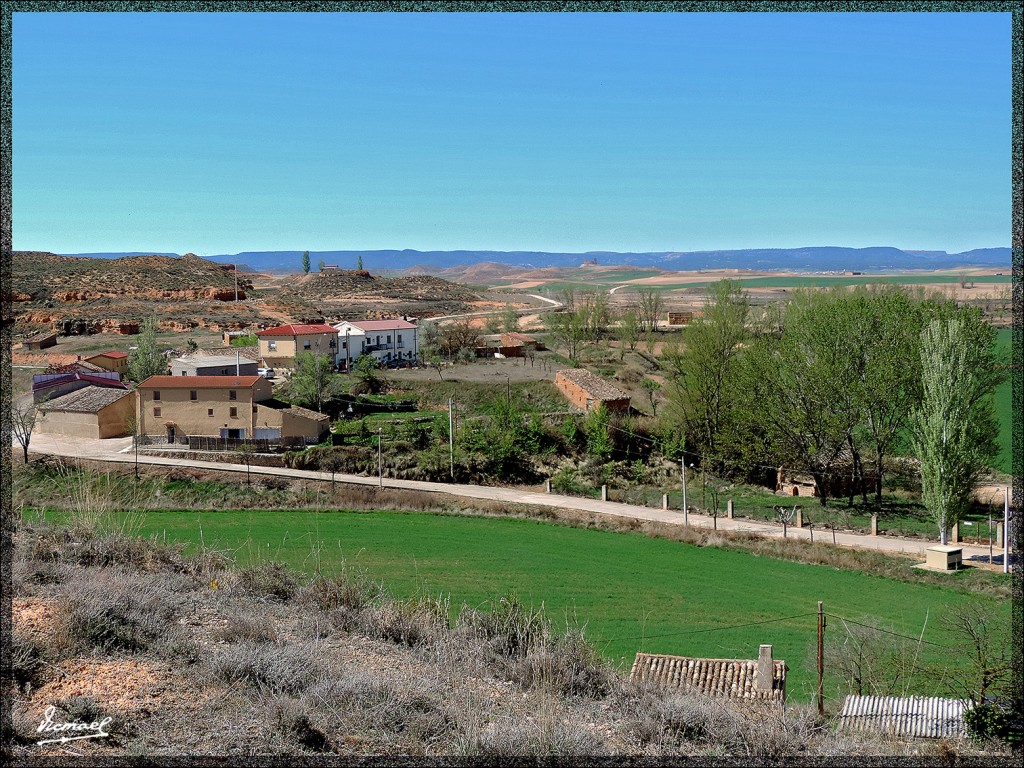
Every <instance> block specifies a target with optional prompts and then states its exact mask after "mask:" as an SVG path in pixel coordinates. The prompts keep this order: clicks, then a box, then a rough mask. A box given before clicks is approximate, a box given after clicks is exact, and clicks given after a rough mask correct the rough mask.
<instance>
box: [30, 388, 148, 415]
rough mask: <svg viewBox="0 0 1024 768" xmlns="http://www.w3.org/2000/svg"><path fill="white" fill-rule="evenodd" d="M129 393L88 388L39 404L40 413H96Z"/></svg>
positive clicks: (118, 390)
mask: <svg viewBox="0 0 1024 768" xmlns="http://www.w3.org/2000/svg"><path fill="white" fill-rule="evenodd" d="M130 394H131V392H126V391H124V390H123V389H111V388H110V387H95V386H91V385H90V386H88V387H82V389H79V390H76V391H75V392H69V393H68V394H66V395H61V396H60V397H55V398H54V399H53V400H47V401H45V402H42V403H40V404H39V406H38V407H39V409H40V410H42V411H74V412H76V413H96V412H97V411H100V410H103V409H104V408H106V407H107V406H108V405H110V404H111V403H114V402H117V401H118V400H120V399H121V398H122V397H127V396H128V395H130Z"/></svg>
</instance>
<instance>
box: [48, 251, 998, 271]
mask: <svg viewBox="0 0 1024 768" xmlns="http://www.w3.org/2000/svg"><path fill="white" fill-rule="evenodd" d="M302 253H303V252H302V251H243V252H242V253H234V254H217V255H214V256H208V257H206V258H208V259H209V260H211V261H216V262H219V263H222V264H232V263H237V264H239V265H246V266H248V267H249V268H251V269H254V270H256V271H259V272H299V271H300V269H301V265H302ZM64 255H67V256H90V257H93V258H116V257H121V256H128V255H140V254H139V253H138V252H133V253H131V254H128V253H88V254H64ZM160 255H166V256H176V255H177V254H160ZM360 258H361V259H362V263H363V267H364V268H365V269H370V270H392V271H394V270H404V269H408V268H410V267H413V266H416V267H420V268H422V269H423V270H424V271H426V270H438V271H439V270H442V269H446V268H448V267H454V266H467V265H470V264H478V263H481V262H490V263H495V264H506V265H510V266H515V267H521V268H531V267H532V268H541V267H578V266H579V265H580V264H581V263H583V262H584V261H590V260H594V259H596V260H597V262H598V263H599V264H601V265H602V266H619V265H621V266H635V267H657V268H659V269H665V270H673V271H689V270H700V269H754V270H764V271H777V270H793V271H799V272H836V271H839V272H842V271H847V270H853V271H858V272H893V271H902V270H918V269H920V270H934V269H956V268H957V267H996V268H999V267H1004V268H1006V269H1009V268H1010V267H1011V264H1012V251H1011V249H1010V248H976V249H974V250H970V251H965V252H963V253H952V254H951V253H947V252H946V251H911V250H901V249H899V248H893V247H887V246H880V247H874V248H844V247H840V246H817V247H807V248H745V249H737V250H715V251H657V252H644V253H628V252H627V253H617V252H613V251H588V252H586V253H557V252H547V251H415V250H410V249H406V250H400V251H399V250H380V251H310V252H309V260H310V262H311V263H312V264H313V266H314V269H315V268H316V264H317V263H318V262H319V261H324V262H325V263H327V264H337V265H338V266H339V267H341V268H342V269H354V268H355V266H356V264H357V262H358V261H359V260H360Z"/></svg>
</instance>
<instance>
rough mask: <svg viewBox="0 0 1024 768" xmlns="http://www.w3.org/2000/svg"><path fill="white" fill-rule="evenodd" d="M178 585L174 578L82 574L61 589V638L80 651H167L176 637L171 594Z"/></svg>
mask: <svg viewBox="0 0 1024 768" xmlns="http://www.w3.org/2000/svg"><path fill="white" fill-rule="evenodd" d="M183 586H184V585H183V584H182V580H181V579H180V577H179V578H177V579H174V578H169V577H168V576H162V577H159V578H158V577H153V576H142V575H138V574H134V575H132V574H128V573H126V572H124V571H122V570H120V569H114V568H104V569H89V570H83V571H82V572H81V573H79V574H76V575H75V578H74V579H72V580H70V581H68V582H67V583H66V584H65V585H64V588H63V597H64V601H63V604H62V606H63V607H62V616H61V619H60V620H61V622H62V624H63V629H64V631H65V632H66V634H67V636H68V637H70V638H71V639H72V640H73V641H74V642H76V643H78V644H79V645H83V646H85V647H92V648H98V649H100V650H104V651H111V650H124V651H129V652H135V651H147V650H150V649H159V648H161V647H168V643H170V642H171V641H172V640H175V639H176V638H177V636H178V630H177V627H176V626H175V625H174V618H175V615H176V614H177V610H178V606H179V598H177V597H176V593H178V592H179V591H181V589H182V587H183Z"/></svg>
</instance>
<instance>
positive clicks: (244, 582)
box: [238, 560, 299, 600]
mask: <svg viewBox="0 0 1024 768" xmlns="http://www.w3.org/2000/svg"><path fill="white" fill-rule="evenodd" d="M238 581H239V584H240V585H241V586H242V588H243V589H246V590H248V591H249V592H251V593H253V594H255V595H260V596H263V597H273V598H276V599H278V600H291V599H292V597H294V596H295V593H296V592H297V591H298V589H299V582H298V579H296V578H295V573H294V572H293V571H292V569H291V568H289V567H288V566H287V565H285V564H284V563H281V562H278V561H276V560H270V561H268V562H266V563H261V564H259V565H253V566H249V567H248V568H242V569H241V570H240V571H238Z"/></svg>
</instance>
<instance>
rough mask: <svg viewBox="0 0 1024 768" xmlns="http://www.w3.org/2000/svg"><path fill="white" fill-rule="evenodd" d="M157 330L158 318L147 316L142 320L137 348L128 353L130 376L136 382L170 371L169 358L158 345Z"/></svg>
mask: <svg viewBox="0 0 1024 768" xmlns="http://www.w3.org/2000/svg"><path fill="white" fill-rule="evenodd" d="M156 331H157V328H156V320H154V319H153V318H152V317H148V318H146V319H145V320H144V321H143V322H142V329H141V330H140V331H139V337H138V339H137V340H136V342H135V349H133V350H132V351H131V352H129V353H128V378H129V379H131V380H132V381H134V382H137V383H139V382H143V381H145V380H146V379H148V378H149V377H150V376H163V375H166V374H168V373H170V368H169V367H168V365H167V358H166V357H165V356H164V353H163V352H162V351H161V350H160V349H159V348H158V347H157V345H156Z"/></svg>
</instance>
